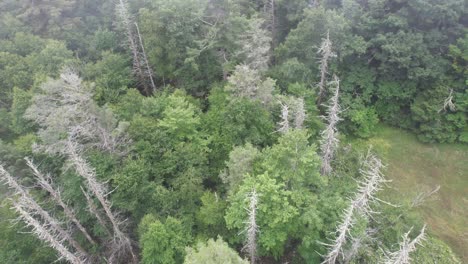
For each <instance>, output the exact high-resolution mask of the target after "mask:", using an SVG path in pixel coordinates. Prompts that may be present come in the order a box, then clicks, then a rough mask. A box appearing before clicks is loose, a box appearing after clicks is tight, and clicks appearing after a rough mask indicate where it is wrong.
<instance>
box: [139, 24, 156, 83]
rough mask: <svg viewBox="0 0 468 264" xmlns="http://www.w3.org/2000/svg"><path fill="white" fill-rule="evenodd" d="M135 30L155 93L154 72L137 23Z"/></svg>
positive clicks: (146, 73)
mask: <svg viewBox="0 0 468 264" xmlns="http://www.w3.org/2000/svg"><path fill="white" fill-rule="evenodd" d="M135 28H136V30H137V35H138V40H139V43H140V47H141V56H142V57H143V61H144V63H145V66H146V72H145V75H146V76H147V78H148V79H149V81H150V85H151V89H152V90H153V92H155V91H156V85H155V84H154V80H153V70H152V69H151V67H150V65H149V61H148V57H147V56H146V51H145V46H144V45H143V38H142V37H141V34H140V28H139V27H138V24H137V23H136V22H135Z"/></svg>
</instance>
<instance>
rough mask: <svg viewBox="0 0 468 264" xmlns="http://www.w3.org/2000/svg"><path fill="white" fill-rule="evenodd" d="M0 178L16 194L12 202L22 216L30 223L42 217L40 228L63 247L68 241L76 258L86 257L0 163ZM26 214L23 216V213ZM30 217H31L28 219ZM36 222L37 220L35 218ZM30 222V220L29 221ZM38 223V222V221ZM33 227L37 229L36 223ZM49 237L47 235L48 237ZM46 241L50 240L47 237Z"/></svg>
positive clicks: (68, 235) (58, 224) (67, 233)
mask: <svg viewBox="0 0 468 264" xmlns="http://www.w3.org/2000/svg"><path fill="white" fill-rule="evenodd" d="M0 179H1V180H2V181H3V182H5V183H6V184H7V185H8V186H9V187H10V189H12V190H13V191H14V195H17V196H18V198H17V200H16V201H15V200H14V203H15V204H16V205H17V206H16V207H15V208H16V209H18V208H21V212H19V213H21V214H22V216H23V218H24V219H25V220H26V221H28V224H30V222H31V221H30V220H31V219H35V218H34V217H39V218H40V219H42V221H43V224H40V226H42V228H40V229H44V230H46V231H47V232H48V233H49V234H52V236H53V237H55V238H56V240H58V241H60V242H62V247H65V245H64V244H63V242H65V241H66V242H67V243H69V244H70V245H71V246H72V247H73V249H74V250H75V251H76V252H77V258H78V259H82V258H83V259H84V258H87V257H88V253H87V252H86V251H85V250H84V249H83V248H82V247H81V246H80V244H79V243H78V242H77V241H76V240H75V239H74V238H73V236H72V234H71V233H70V232H69V231H67V230H65V229H64V228H63V227H62V226H61V225H60V223H59V221H58V220H57V219H55V218H53V217H52V216H51V215H50V214H49V213H48V212H47V211H45V210H44V209H43V208H42V207H41V206H40V205H39V204H38V203H37V202H36V201H35V200H34V198H33V197H32V196H31V195H30V193H29V191H28V190H27V188H26V187H24V186H22V185H20V184H19V183H18V182H17V181H16V179H15V178H14V177H12V176H11V175H10V174H9V173H8V172H7V171H6V170H5V169H4V168H3V166H1V165H0ZM24 214H25V215H27V216H25V215H24ZM30 218H31V219H30ZM35 221H36V222H38V220H35ZM31 223H32V222H31ZM38 223H40V222H38ZM34 227H35V228H36V229H37V228H38V227H36V225H34ZM48 238H49V237H48ZM46 242H48V243H49V242H50V241H49V239H47V241H46Z"/></svg>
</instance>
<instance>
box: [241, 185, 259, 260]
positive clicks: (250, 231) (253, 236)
mask: <svg viewBox="0 0 468 264" xmlns="http://www.w3.org/2000/svg"><path fill="white" fill-rule="evenodd" d="M248 198H249V208H248V209H247V212H248V215H249V219H248V220H247V221H246V222H245V224H246V225H247V226H246V228H245V230H244V232H245V233H246V241H245V245H244V248H243V250H245V251H247V253H248V254H249V256H250V263H251V264H255V260H256V258H257V233H258V226H257V219H256V217H257V206H258V194H257V192H256V190H255V189H254V190H253V191H252V192H251V193H250V194H249V196H248Z"/></svg>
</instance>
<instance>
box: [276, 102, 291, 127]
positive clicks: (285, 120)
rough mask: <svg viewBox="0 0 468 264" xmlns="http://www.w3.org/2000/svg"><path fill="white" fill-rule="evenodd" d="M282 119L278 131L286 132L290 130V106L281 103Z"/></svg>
mask: <svg viewBox="0 0 468 264" xmlns="http://www.w3.org/2000/svg"><path fill="white" fill-rule="evenodd" d="M280 104H281V121H280V122H279V124H278V125H279V128H278V132H280V133H282V134H285V133H287V132H288V131H289V106H288V105H287V104H283V103H281V102H280Z"/></svg>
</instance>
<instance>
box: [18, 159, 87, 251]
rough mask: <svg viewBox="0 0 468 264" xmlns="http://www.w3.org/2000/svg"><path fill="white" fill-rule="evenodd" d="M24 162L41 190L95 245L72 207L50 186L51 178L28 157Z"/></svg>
mask: <svg viewBox="0 0 468 264" xmlns="http://www.w3.org/2000/svg"><path fill="white" fill-rule="evenodd" d="M25 160H26V164H27V165H28V167H29V168H31V170H32V171H33V173H34V175H35V176H36V178H37V182H38V183H39V185H40V186H41V188H42V189H43V190H45V191H46V192H48V193H49V194H50V196H51V197H52V199H53V200H54V201H55V202H56V203H57V204H58V205H59V206H60V207H62V209H63V211H64V213H65V215H66V216H67V217H68V219H69V220H70V221H72V222H73V223H74V224H75V225H76V226H77V227H78V229H79V230H80V231H81V232H82V233H83V235H84V236H85V237H86V239H87V240H88V241H89V242H90V243H91V244H92V245H96V242H95V241H94V240H93V239H92V238H91V236H90V235H89V233H88V231H86V229H85V228H84V227H83V225H82V224H81V223H80V221H78V219H77V218H76V215H75V213H74V212H73V209H71V208H69V207H68V205H66V204H65V202H64V201H63V200H62V195H61V194H60V191H59V190H58V189H56V188H54V187H53V186H52V184H53V183H52V178H51V177H50V176H49V175H44V174H42V173H41V172H40V171H39V169H38V168H37V166H36V165H34V163H33V162H32V160H30V159H29V158H25Z"/></svg>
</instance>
